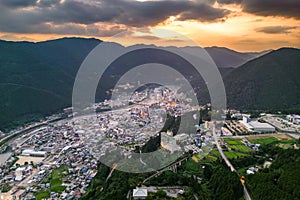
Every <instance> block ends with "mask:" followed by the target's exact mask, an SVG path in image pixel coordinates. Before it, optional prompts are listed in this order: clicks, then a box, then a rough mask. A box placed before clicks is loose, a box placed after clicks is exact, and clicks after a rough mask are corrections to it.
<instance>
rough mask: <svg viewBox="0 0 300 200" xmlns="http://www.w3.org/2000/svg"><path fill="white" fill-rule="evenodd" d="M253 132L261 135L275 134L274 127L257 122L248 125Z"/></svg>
mask: <svg viewBox="0 0 300 200" xmlns="http://www.w3.org/2000/svg"><path fill="white" fill-rule="evenodd" d="M248 124H249V125H250V126H251V127H250V129H251V130H252V131H253V132H257V133H263V132H275V127H274V126H272V125H270V124H268V123H261V122H258V121H252V122H249V123H248Z"/></svg>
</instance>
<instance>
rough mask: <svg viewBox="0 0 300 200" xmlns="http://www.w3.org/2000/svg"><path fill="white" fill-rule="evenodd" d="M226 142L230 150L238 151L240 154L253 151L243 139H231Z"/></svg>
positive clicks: (226, 139)
mask: <svg viewBox="0 0 300 200" xmlns="http://www.w3.org/2000/svg"><path fill="white" fill-rule="evenodd" d="M224 141H225V142H226V143H227V147H228V150H230V151H237V152H240V153H250V152H252V149H250V148H249V147H247V146H246V145H245V144H244V143H243V142H242V141H241V139H229V138H225V139H224Z"/></svg>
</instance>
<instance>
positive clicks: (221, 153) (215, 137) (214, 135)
mask: <svg viewBox="0 0 300 200" xmlns="http://www.w3.org/2000/svg"><path fill="white" fill-rule="evenodd" d="M212 132H213V137H214V139H215V142H216V145H217V148H218V151H219V152H220V155H221V156H222V158H223V159H224V161H225V163H226V164H227V166H228V167H229V168H230V169H231V171H232V172H235V173H237V172H236V170H235V168H234V167H233V165H232V164H231V162H230V161H229V160H228V158H227V157H226V155H225V154H224V152H223V149H222V148H221V146H220V143H219V141H218V140H219V138H218V136H217V134H216V128H215V124H214V123H213V128H212ZM237 175H238V176H239V174H238V173H237ZM242 185H243V187H244V195H245V198H246V200H252V199H251V196H250V194H249V192H248V190H247V187H246V186H245V184H244V183H243V184H242Z"/></svg>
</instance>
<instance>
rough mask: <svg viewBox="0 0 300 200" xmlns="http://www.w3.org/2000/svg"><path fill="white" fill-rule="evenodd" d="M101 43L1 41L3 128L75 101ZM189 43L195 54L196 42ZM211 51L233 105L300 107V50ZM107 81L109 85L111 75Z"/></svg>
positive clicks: (0, 110) (0, 123)
mask: <svg viewBox="0 0 300 200" xmlns="http://www.w3.org/2000/svg"><path fill="white" fill-rule="evenodd" d="M99 43H101V41H100V40H97V39H82V38H64V39H58V40H52V41H46V42H38V43H31V42H7V41H0V93H1V97H0V113H1V115H0V129H6V128H11V127H13V126H15V125H18V124H22V123H23V122H25V121H30V120H31V119H33V118H36V117H40V116H45V115H49V114H51V113H53V112H56V111H59V110H60V109H62V108H64V107H67V106H70V105H71V96H72V88H73V83H74V79H75V76H76V73H77V71H78V69H79V67H80V65H81V63H82V61H83V60H84V58H85V57H86V56H87V55H88V53H89V52H90V51H91V50H92V49H93V48H94V47H96V46H97V45H98V44H99ZM120 48H123V47H121V46H120ZM169 48H171V47H169ZM172 48H176V47H172ZM184 48H185V49H184V50H185V51H186V52H188V53H190V54H193V53H194V52H193V48H195V47H184ZM205 50H206V51H207V52H208V53H209V54H210V55H211V57H212V58H213V60H214V61H215V63H216V65H217V66H218V67H219V69H220V72H221V74H222V75H223V78H224V82H225V86H226V92H227V97H228V105H229V106H230V107H233V108H243V109H286V108H295V107H300V79H299V78H298V77H299V75H300V50H298V49H292V48H283V49H279V50H275V51H271V52H268V53H266V52H260V53H239V52H235V51H233V50H230V49H226V48H223V47H222V48H220V47H208V48H205ZM238 66H240V67H238ZM114 73H118V71H115V72H114ZM106 81H107V84H108V85H109V84H110V80H109V79H107V80H106ZM101 97H102V98H104V97H103V96H101V95H100V96H98V99H99V98H100V99H101Z"/></svg>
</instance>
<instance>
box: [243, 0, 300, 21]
mask: <svg viewBox="0 0 300 200" xmlns="http://www.w3.org/2000/svg"><path fill="white" fill-rule="evenodd" d="M242 7H243V11H245V12H248V13H252V14H255V15H261V16H283V17H293V18H296V19H300V11H299V8H300V1H299V0H243V1H242Z"/></svg>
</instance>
